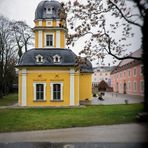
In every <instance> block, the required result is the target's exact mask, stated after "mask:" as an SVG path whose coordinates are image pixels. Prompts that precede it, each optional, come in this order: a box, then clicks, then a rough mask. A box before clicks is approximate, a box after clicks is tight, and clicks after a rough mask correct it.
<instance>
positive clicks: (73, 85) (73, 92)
mask: <svg viewBox="0 0 148 148" xmlns="http://www.w3.org/2000/svg"><path fill="white" fill-rule="evenodd" d="M74 73H75V71H74V69H73V68H71V69H70V105H71V106H73V105H75V89H74V87H75V83H74V82H75V81H74Z"/></svg>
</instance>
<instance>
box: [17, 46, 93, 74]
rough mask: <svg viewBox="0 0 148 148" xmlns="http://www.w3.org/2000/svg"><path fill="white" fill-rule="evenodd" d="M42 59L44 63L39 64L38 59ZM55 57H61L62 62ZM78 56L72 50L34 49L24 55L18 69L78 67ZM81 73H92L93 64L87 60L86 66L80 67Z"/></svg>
mask: <svg viewBox="0 0 148 148" xmlns="http://www.w3.org/2000/svg"><path fill="white" fill-rule="evenodd" d="M38 57H42V59H43V61H42V62H37V58H38ZM54 57H59V58H60V61H59V62H55V61H54ZM76 60H77V56H76V55H75V53H74V52H72V51H71V50H70V49H64V48H46V49H43V48H33V49H31V50H28V51H27V52H26V53H24V54H23V56H22V57H21V59H20V60H19V62H18V64H17V65H16V67H28V66H38V67H41V66H76V65H77V63H76ZM80 71H81V72H84V73H90V72H91V73H92V72H93V69H92V64H91V63H90V62H89V61H88V60H87V61H86V64H83V65H80Z"/></svg>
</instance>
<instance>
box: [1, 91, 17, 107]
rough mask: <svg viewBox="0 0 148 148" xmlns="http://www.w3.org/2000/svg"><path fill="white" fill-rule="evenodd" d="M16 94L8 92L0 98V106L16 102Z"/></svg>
mask: <svg viewBox="0 0 148 148" xmlns="http://www.w3.org/2000/svg"><path fill="white" fill-rule="evenodd" d="M17 101H18V95H17V93H13V94H9V95H7V96H4V97H3V98H2V99H1V98H0V106H8V105H13V104H15V103H17Z"/></svg>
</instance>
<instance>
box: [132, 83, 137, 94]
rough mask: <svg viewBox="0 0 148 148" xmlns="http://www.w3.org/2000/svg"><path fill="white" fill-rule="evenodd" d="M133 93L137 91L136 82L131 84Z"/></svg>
mask: <svg viewBox="0 0 148 148" xmlns="http://www.w3.org/2000/svg"><path fill="white" fill-rule="evenodd" d="M133 91H134V92H136V91H137V82H136V81H134V82H133Z"/></svg>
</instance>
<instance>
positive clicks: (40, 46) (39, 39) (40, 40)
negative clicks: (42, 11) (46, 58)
mask: <svg viewBox="0 0 148 148" xmlns="http://www.w3.org/2000/svg"><path fill="white" fill-rule="evenodd" d="M38 32H39V36H38V47H39V48H42V31H38Z"/></svg>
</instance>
